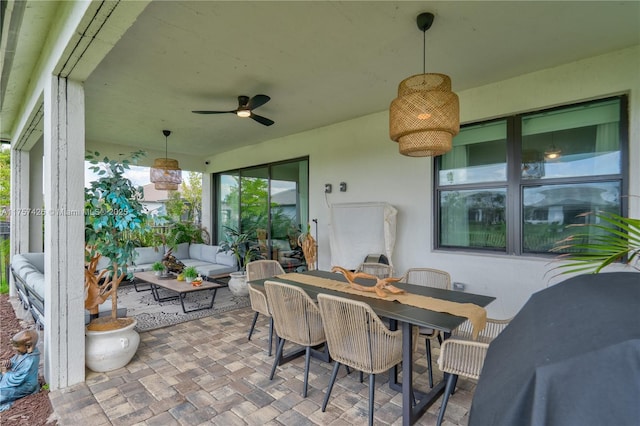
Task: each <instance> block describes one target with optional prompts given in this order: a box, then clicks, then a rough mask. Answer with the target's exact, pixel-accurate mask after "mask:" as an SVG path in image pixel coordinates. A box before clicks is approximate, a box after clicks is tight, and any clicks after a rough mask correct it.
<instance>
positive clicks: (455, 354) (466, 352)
mask: <svg viewBox="0 0 640 426" xmlns="http://www.w3.org/2000/svg"><path fill="white" fill-rule="evenodd" d="M510 321H511V319H505V320H497V319H493V318H487V326H486V327H485V328H484V330H482V331H481V332H480V334H479V335H478V339H477V340H472V337H471V329H472V328H471V323H470V322H469V321H468V320H467V321H465V322H464V323H462V324H461V325H460V326H459V327H458V328H457V329H456V330H454V332H453V333H452V334H451V336H452V337H451V338H449V339H447V340H445V341H444V343H442V346H441V347H440V357H439V358H438V366H439V367H440V370H442V372H444V373H448V377H447V385H446V387H445V389H444V395H443V397H442V405H441V406H440V412H439V413H438V421H437V425H438V426H440V425H441V424H442V420H443V419H444V413H445V410H446V409H447V403H448V402H449V397H450V396H451V395H452V394H453V392H454V390H455V388H456V383H457V382H458V376H464V377H468V378H470V379H473V380H478V379H479V378H480V373H481V372H482V366H483V365H484V359H485V357H486V356H487V350H488V349H489V345H490V344H491V341H493V339H495V338H496V337H498V335H499V334H500V333H501V332H502V330H504V329H505V328H506V327H507V325H509V322H510Z"/></svg>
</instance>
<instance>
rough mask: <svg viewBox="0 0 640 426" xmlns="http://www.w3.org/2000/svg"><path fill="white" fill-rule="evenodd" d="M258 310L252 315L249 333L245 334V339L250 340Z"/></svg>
mask: <svg viewBox="0 0 640 426" xmlns="http://www.w3.org/2000/svg"><path fill="white" fill-rule="evenodd" d="M258 315H260V313H259V312H256V313H255V314H254V315H253V321H252V322H251V328H249V335H248V336H247V340H251V335H252V334H253V329H254V328H256V321H258Z"/></svg>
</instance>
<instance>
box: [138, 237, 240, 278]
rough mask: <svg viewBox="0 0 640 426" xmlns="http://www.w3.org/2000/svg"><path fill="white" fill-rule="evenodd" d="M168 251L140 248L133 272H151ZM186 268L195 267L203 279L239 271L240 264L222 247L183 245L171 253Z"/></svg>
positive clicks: (155, 248) (163, 248) (166, 249)
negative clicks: (222, 250)
mask: <svg viewBox="0 0 640 426" xmlns="http://www.w3.org/2000/svg"><path fill="white" fill-rule="evenodd" d="M167 251H168V248H165V247H138V248H136V252H137V255H136V257H135V260H134V265H133V271H132V272H144V271H150V270H151V269H152V268H151V267H152V266H153V264H154V263H155V262H161V261H162V258H163V257H164V254H165V253H166V252H167ZM171 254H172V255H173V256H175V258H176V259H177V260H179V261H180V262H182V263H184V265H185V266H195V268H196V269H197V271H198V273H199V274H200V275H201V276H202V277H208V276H213V275H223V274H229V273H231V272H235V271H237V270H238V263H237V262H236V258H235V257H234V255H233V253H231V252H221V251H220V246H211V245H207V244H196V243H191V244H190V243H182V244H178V246H177V247H176V248H175V249H174V250H172V251H171Z"/></svg>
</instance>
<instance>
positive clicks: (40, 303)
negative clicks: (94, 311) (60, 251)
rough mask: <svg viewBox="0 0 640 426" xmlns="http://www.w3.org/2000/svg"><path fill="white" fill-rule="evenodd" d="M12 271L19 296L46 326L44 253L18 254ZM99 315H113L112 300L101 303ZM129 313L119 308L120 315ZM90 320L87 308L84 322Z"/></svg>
mask: <svg viewBox="0 0 640 426" xmlns="http://www.w3.org/2000/svg"><path fill="white" fill-rule="evenodd" d="M11 273H12V274H13V278H14V282H15V285H16V289H17V290H18V297H19V298H20V302H21V303H22V306H23V308H24V309H28V310H29V311H30V312H31V316H32V317H33V320H34V321H35V322H36V324H37V325H38V326H39V327H44V326H45V321H44V292H45V281H44V253H22V254H16V255H14V256H13V259H12V260H11ZM98 315H99V316H108V315H111V300H110V299H109V300H106V301H105V302H104V303H103V304H101V305H100V308H99V312H98ZM126 315H127V308H118V316H119V317H124V316H126ZM89 320H90V314H89V311H86V310H85V314H84V322H85V324H88V323H89Z"/></svg>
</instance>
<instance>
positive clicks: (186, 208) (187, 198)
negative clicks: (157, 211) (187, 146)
mask: <svg viewBox="0 0 640 426" xmlns="http://www.w3.org/2000/svg"><path fill="white" fill-rule="evenodd" d="M166 209H167V216H169V218H170V219H171V220H172V221H174V222H180V221H186V222H191V223H196V224H197V223H200V217H201V216H200V215H201V210H202V173H199V172H189V174H188V175H187V178H186V179H184V180H183V181H182V184H181V186H180V191H170V193H169V201H167V203H166Z"/></svg>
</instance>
